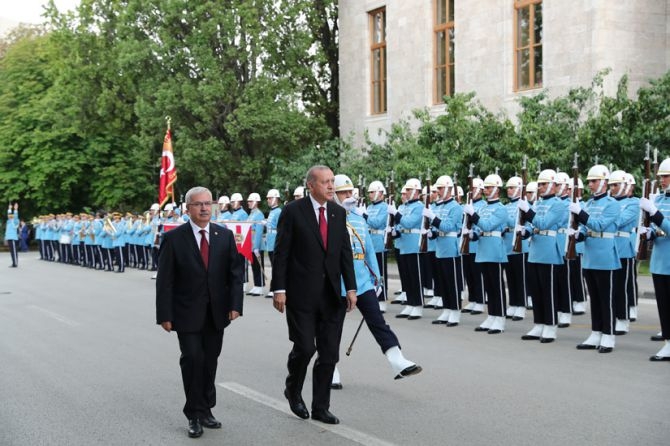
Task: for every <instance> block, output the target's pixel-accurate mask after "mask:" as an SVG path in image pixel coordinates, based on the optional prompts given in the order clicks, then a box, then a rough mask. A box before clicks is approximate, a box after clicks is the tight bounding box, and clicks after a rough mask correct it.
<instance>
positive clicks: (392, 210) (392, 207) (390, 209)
mask: <svg viewBox="0 0 670 446" xmlns="http://www.w3.org/2000/svg"><path fill="white" fill-rule="evenodd" d="M386 212H388V213H389V215H395V214H397V213H398V210H397V209H396V208H395V205H393V204H389V205H388V207H387V208H386Z"/></svg>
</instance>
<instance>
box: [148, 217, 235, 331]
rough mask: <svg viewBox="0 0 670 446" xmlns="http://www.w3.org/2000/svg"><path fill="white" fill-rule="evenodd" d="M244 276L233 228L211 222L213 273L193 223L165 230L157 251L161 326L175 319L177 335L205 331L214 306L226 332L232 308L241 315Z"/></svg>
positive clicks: (221, 325)
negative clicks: (197, 238) (207, 319)
mask: <svg viewBox="0 0 670 446" xmlns="http://www.w3.org/2000/svg"><path fill="white" fill-rule="evenodd" d="M243 277H244V274H243V262H242V261H241V260H240V256H239V255H238V253H237V248H236V247H235V238H234V236H233V233H232V232H231V231H230V230H228V229H226V228H224V227H222V226H219V225H217V224H214V223H210V226H209V269H205V264H204V262H203V261H202V257H201V256H200V248H199V246H198V244H197V242H196V238H195V235H194V234H193V230H192V229H191V225H190V224H189V223H186V224H183V225H181V226H179V227H177V228H175V229H173V230H171V231H168V232H166V233H165V234H164V237H163V241H162V242H161V246H160V250H159V253H158V275H157V277H156V321H157V323H159V324H160V323H162V322H166V321H171V322H172V329H173V330H175V331H177V332H179V331H181V332H197V331H200V330H201V329H202V327H203V325H204V322H205V317H206V315H207V307H208V304H210V302H211V309H212V316H213V319H214V323H215V324H216V327H217V328H218V329H223V328H225V327H226V326H227V325H228V324H230V320H229V319H228V313H229V312H230V311H231V310H235V311H237V312H239V313H240V314H242V298H243V294H242V284H243Z"/></svg>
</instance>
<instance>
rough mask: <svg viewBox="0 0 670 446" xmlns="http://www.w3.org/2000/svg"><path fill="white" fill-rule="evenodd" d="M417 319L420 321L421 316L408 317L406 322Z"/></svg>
mask: <svg viewBox="0 0 670 446" xmlns="http://www.w3.org/2000/svg"><path fill="white" fill-rule="evenodd" d="M417 319H421V316H409V317H408V318H407V320H408V321H415V320H417Z"/></svg>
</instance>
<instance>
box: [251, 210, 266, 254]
mask: <svg viewBox="0 0 670 446" xmlns="http://www.w3.org/2000/svg"><path fill="white" fill-rule="evenodd" d="M264 218H265V216H264V215H263V213H262V212H261V211H260V210H259V209H258V208H255V209H252V210H251V213H250V214H249V216H248V217H247V221H261V220H263V219H264ZM262 243H263V225H262V224H260V223H254V224H253V225H251V249H252V250H253V251H256V250H259V251H260V250H261V249H262V248H263V247H262Z"/></svg>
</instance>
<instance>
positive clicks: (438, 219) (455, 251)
mask: <svg viewBox="0 0 670 446" xmlns="http://www.w3.org/2000/svg"><path fill="white" fill-rule="evenodd" d="M433 212H435V219H433V222H432V223H433V226H434V227H435V228H436V229H437V230H438V233H437V237H436V239H435V256H436V257H437V258H438V259H445V258H453V257H459V256H460V255H461V254H460V251H459V250H460V245H459V234H460V231H461V226H462V224H463V207H462V206H461V205H460V204H458V203H457V202H456V201H455V200H454V199H453V198H451V199H449V200H448V201H442V202H440V203H439V204H437V205H436V206H435V208H434V210H433Z"/></svg>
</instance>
